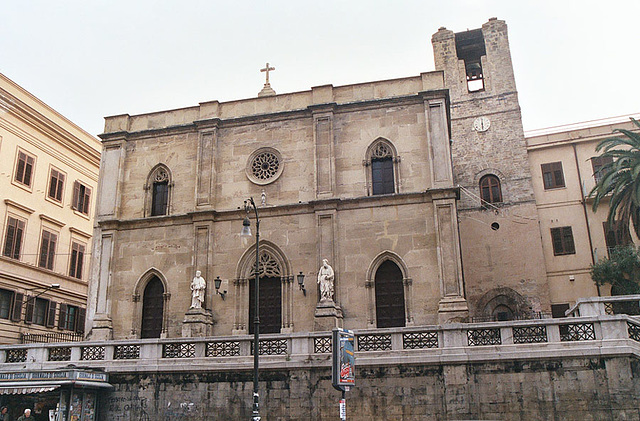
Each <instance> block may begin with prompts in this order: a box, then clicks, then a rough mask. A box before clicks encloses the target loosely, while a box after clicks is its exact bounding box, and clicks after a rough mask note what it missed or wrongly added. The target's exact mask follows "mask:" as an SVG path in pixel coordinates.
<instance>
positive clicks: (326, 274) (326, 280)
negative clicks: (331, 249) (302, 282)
mask: <svg viewBox="0 0 640 421" xmlns="http://www.w3.org/2000/svg"><path fill="white" fill-rule="evenodd" d="M334 277H335V276H334V273H333V268H332V267H331V266H330V265H329V261H328V260H327V259H323V260H322V266H321V267H320V270H319V271H318V285H320V301H327V300H330V301H333V279H334Z"/></svg>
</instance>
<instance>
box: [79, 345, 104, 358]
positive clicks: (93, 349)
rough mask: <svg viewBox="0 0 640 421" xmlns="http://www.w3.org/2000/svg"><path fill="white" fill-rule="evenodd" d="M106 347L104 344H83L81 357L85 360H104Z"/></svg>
mask: <svg viewBox="0 0 640 421" xmlns="http://www.w3.org/2000/svg"><path fill="white" fill-rule="evenodd" d="M105 351H106V347H104V346H83V347H82V348H81V351H80V359H81V360H83V361H100V360H104V357H105Z"/></svg>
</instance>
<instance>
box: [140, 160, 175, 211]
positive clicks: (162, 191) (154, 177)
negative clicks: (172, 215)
mask: <svg viewBox="0 0 640 421" xmlns="http://www.w3.org/2000/svg"><path fill="white" fill-rule="evenodd" d="M172 185H173V184H172V183H171V175H170V173H169V170H168V169H167V168H166V167H165V166H164V165H158V166H156V168H155V169H154V170H153V171H152V172H151V174H150V175H149V178H148V180H147V185H146V186H145V190H147V215H150V216H161V215H168V214H169V203H170V200H171V187H172Z"/></svg>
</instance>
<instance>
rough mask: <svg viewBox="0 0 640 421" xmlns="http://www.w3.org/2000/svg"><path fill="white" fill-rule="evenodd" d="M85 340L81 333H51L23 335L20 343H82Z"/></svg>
mask: <svg viewBox="0 0 640 421" xmlns="http://www.w3.org/2000/svg"><path fill="white" fill-rule="evenodd" d="M82 339H83V337H82V335H80V334H79V333H69V332H50V333H22V334H20V342H21V343H23V344H36V343H45V344H50V343H58V342H80V341H81V340H82Z"/></svg>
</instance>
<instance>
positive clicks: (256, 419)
mask: <svg viewBox="0 0 640 421" xmlns="http://www.w3.org/2000/svg"><path fill="white" fill-rule="evenodd" d="M252 208H253V211H254V213H255V215H256V268H255V276H256V278H255V283H254V288H255V294H254V297H255V303H254V304H255V310H254V315H253V411H252V413H251V420H252V421H260V398H259V395H258V366H259V360H258V353H259V349H260V348H259V341H260V218H259V217H258V208H257V207H256V204H255V202H254V201H253V197H250V198H249V199H247V200H245V201H244V211H245V213H246V214H245V217H244V221H242V232H241V233H240V236H241V237H245V238H248V237H251V222H250V221H249V212H250V211H251V209H252Z"/></svg>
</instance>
